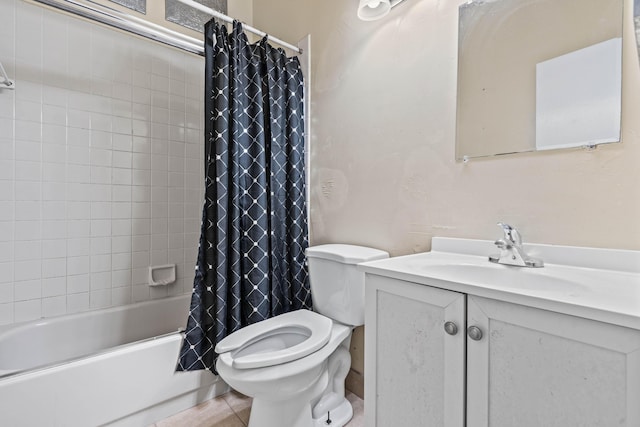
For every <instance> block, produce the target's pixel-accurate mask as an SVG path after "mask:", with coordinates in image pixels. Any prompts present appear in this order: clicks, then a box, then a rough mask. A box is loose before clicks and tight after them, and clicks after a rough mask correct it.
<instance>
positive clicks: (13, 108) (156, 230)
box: [0, 0, 204, 325]
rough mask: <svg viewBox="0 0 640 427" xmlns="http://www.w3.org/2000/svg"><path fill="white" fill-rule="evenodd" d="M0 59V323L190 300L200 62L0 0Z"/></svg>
mask: <svg viewBox="0 0 640 427" xmlns="http://www.w3.org/2000/svg"><path fill="white" fill-rule="evenodd" d="M0 61H2V64H3V65H4V67H5V69H6V70H7V73H8V74H9V75H10V76H11V77H12V78H13V79H15V81H16V90H15V91H8V90H1V89H0V325H6V324H11V323H16V322H22V321H28V320H33V319H37V318H40V317H49V316H58V315H63V314H66V313H75V312H79V311H84V310H93V309H99V308H104V307H109V306H114V305H124V304H130V303H133V302H138V301H142V300H146V299H150V298H162V297H167V296H173V295H178V294H182V293H189V292H191V288H192V281H193V265H194V263H195V260H196V253H197V245H198V237H199V226H200V224H199V222H200V215H201V212H200V210H201V200H202V193H203V188H202V176H203V170H202V163H203V162H202V155H203V144H202V134H203V130H202V126H203V120H202V116H203V113H202V104H203V92H204V89H203V84H202V82H203V70H204V60H203V59H202V58H200V57H197V56H194V55H191V54H188V53H184V52H181V51H178V50H174V49H171V48H168V47H165V46H163V45H161V44H157V43H154V42H151V41H146V40H141V39H139V38H136V37H133V36H130V35H127V34H123V33H121V32H116V31H112V30H110V29H106V28H103V27H101V26H98V25H96V24H92V23H89V22H86V21H82V20H79V19H77V18H74V17H69V16H65V15H62V14H58V13H56V12H53V11H49V10H46V9H43V8H41V7H39V6H36V5H32V4H29V3H26V2H23V1H19V0H2V1H1V2H0ZM166 263H175V264H177V271H178V281H177V283H176V284H174V285H171V286H169V287H168V288H161V289H156V288H153V289H150V288H149V287H148V286H147V272H148V267H149V265H150V264H166Z"/></svg>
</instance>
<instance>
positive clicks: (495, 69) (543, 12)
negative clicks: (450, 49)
mask: <svg viewBox="0 0 640 427" xmlns="http://www.w3.org/2000/svg"><path fill="white" fill-rule="evenodd" d="M639 2H640V0H635V3H636V6H637V5H638V3H639ZM622 8H623V0H485V1H473V2H469V3H466V4H463V5H461V6H460V9H459V12H460V14H459V28H458V31H459V38H458V96H457V99H458V102H457V117H456V159H457V160H463V159H467V158H473V157H485V156H493V155H499V154H509V153H520V152H527V151H536V150H549V149H557V148H567V147H583V146H594V145H597V144H602V143H608V142H619V140H620V115H621V105H622V104H621V93H622V50H621V47H622Z"/></svg>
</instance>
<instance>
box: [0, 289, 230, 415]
mask: <svg viewBox="0 0 640 427" xmlns="http://www.w3.org/2000/svg"><path fill="white" fill-rule="evenodd" d="M189 302H190V295H184V296H179V297H174V298H166V299H161V300H155V301H150V302H144V303H138V304H132V305H128V306H124V307H117V308H110V309H106V310H100V311H92V312H86V313H81V314H75V315H69V316H63V317H59V318H52V319H43V320H40V321H35V322H30V323H28V324H24V325H20V326H17V327H14V328H11V329H9V330H7V331H4V332H2V333H0V426H11V427H20V426H24V427H35V426H37V427H45V426H51V427H54V426H55V427H58V426H60V427H62V426H64V427H72V426H82V427H88V426H102V425H108V426H114V427H116V426H118V427H126V426H132V427H134V426H135V427H141V426H146V425H149V424H153V423H154V422H156V421H158V420H160V419H162V418H165V417H167V416H169V415H172V414H175V413H177V412H180V411H182V410H184V409H187V408H190V407H192V406H194V405H196V404H198V403H200V402H202V401H204V400H207V399H210V398H212V397H214V396H217V395H220V394H222V393H224V392H226V391H227V390H228V387H227V385H226V384H225V383H224V382H223V381H222V380H220V379H219V377H217V376H215V375H213V374H212V373H211V372H209V371H196V372H174V371H175V366H176V362H177V357H178V353H179V351H180V347H181V344H182V335H181V333H180V332H179V329H180V328H183V327H184V325H185V324H186V319H187V315H188V312H189Z"/></svg>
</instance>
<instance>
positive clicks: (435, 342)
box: [365, 274, 465, 427]
mask: <svg viewBox="0 0 640 427" xmlns="http://www.w3.org/2000/svg"><path fill="white" fill-rule="evenodd" d="M365 294H366V307H365V402H366V404H365V425H366V426H367V427H374V426H376V427H398V426H407V427H420V426H428V427H440V426H442V427H463V426H464V368H465V295H464V294H460V293H457V292H451V291H445V290H442V289H436V288H431V287H428V286H423V285H418V284H414V283H409V282H404V281H401V280H394V279H390V278H384V277H380V276H376V275H370V274H368V275H367V279H366V287H365ZM445 322H452V323H454V324H455V325H456V326H457V328H458V331H457V333H456V334H455V335H450V334H448V333H446V332H445V330H444V325H445ZM450 332H452V331H451V330H450Z"/></svg>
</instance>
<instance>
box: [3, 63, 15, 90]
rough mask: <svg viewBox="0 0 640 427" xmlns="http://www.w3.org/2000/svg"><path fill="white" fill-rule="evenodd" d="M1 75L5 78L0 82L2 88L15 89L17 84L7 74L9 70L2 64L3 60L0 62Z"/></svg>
mask: <svg viewBox="0 0 640 427" xmlns="http://www.w3.org/2000/svg"><path fill="white" fill-rule="evenodd" d="M0 77H2V78H3V79H4V80H2V81H1V82H0V89H11V90H13V89H15V87H16V84H15V82H14V81H13V80H11V79H10V78H9V76H8V75H7V72H6V71H5V69H4V67H3V66H2V62H0Z"/></svg>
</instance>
